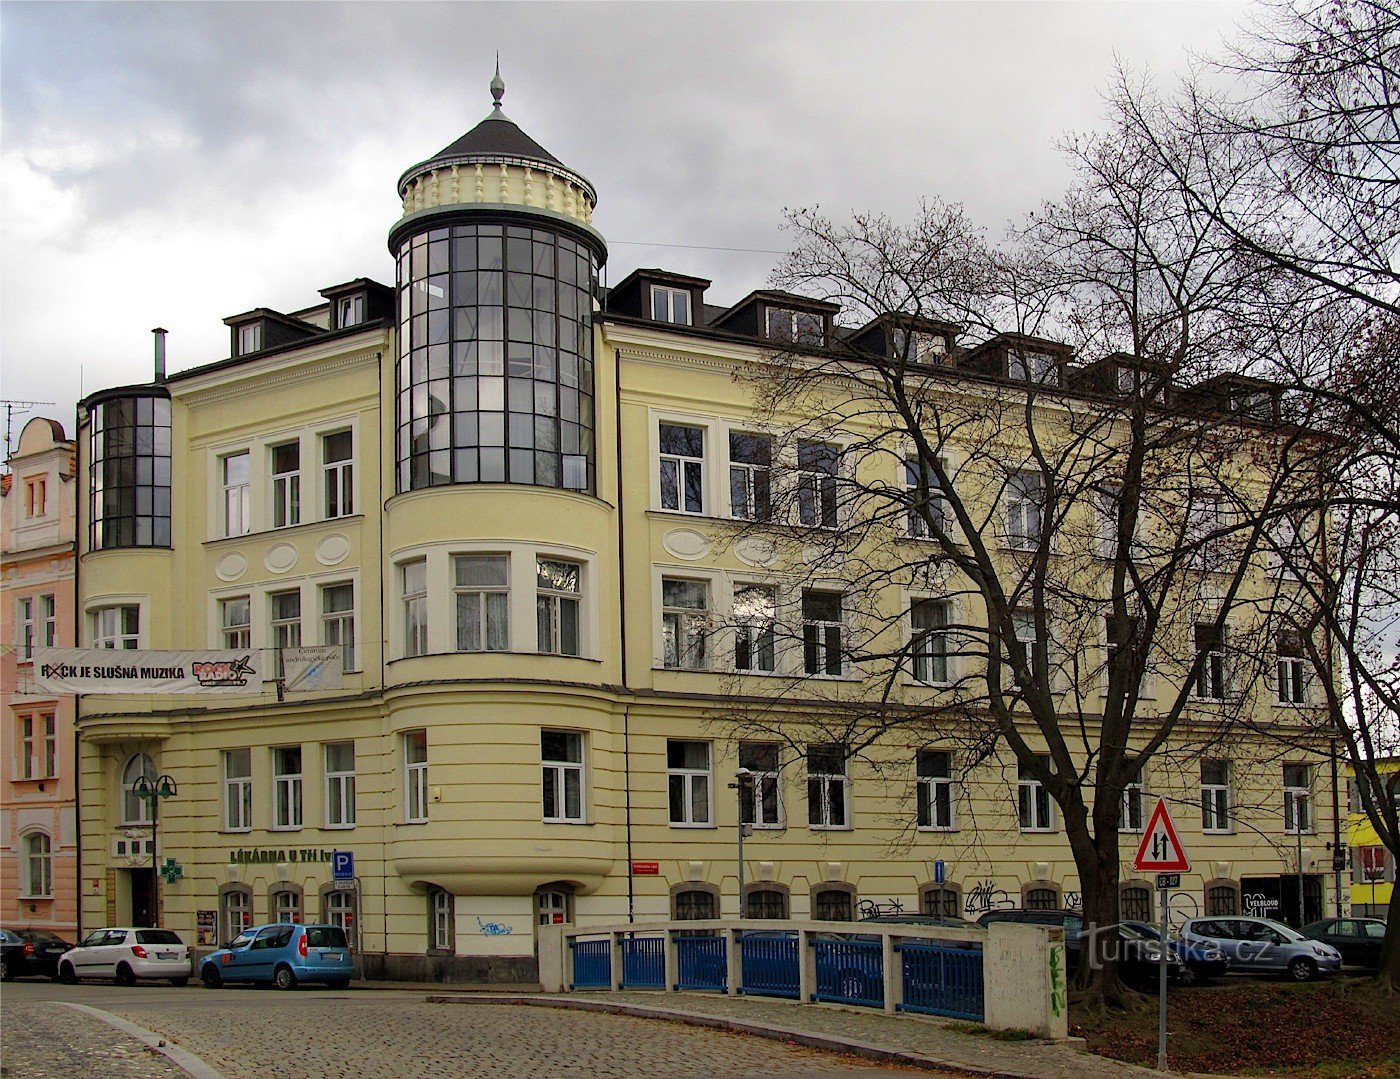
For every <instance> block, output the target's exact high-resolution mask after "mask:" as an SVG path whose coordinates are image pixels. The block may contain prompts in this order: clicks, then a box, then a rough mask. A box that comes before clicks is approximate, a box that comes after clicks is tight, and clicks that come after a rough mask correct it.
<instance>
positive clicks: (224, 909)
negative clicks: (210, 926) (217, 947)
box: [219, 885, 253, 940]
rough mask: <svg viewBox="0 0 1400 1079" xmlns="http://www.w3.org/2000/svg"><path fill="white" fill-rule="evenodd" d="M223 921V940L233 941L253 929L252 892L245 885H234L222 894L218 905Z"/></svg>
mask: <svg viewBox="0 0 1400 1079" xmlns="http://www.w3.org/2000/svg"><path fill="white" fill-rule="evenodd" d="M219 913H220V915H221V917H222V920H223V928H222V935H223V939H224V940H233V938H234V937H237V936H238V935H239V934H240V933H245V932H247V931H248V930H249V929H251V928H252V927H253V891H252V889H251V888H249V887H247V886H246V885H235V886H233V887H230V888H229V890H228V891H226V892H224V894H223V897H222V901H221V902H220V903H219Z"/></svg>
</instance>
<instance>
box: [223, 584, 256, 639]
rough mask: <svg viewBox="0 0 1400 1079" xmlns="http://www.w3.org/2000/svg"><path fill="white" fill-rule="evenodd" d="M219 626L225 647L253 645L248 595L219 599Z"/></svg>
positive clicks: (251, 618)
mask: <svg viewBox="0 0 1400 1079" xmlns="http://www.w3.org/2000/svg"><path fill="white" fill-rule="evenodd" d="M219 627H220V634H221V636H222V639H223V640H222V644H223V647H225V648H232V649H243V648H251V647H253V608H252V600H251V599H250V597H248V596H232V597H230V598H229V599H221V600H219Z"/></svg>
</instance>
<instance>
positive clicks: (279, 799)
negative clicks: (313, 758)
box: [269, 745, 306, 832]
mask: <svg viewBox="0 0 1400 1079" xmlns="http://www.w3.org/2000/svg"><path fill="white" fill-rule="evenodd" d="M291 750H295V751H296V753H297V770H296V771H295V772H284V771H279V769H280V768H281V767H282V757H281V754H284V753H287V752H289V751H291ZM305 768H306V756H305V753H304V752H303V750H302V747H301V746H299V745H288V746H273V747H272V825H271V828H270V829H269V830H270V831H274V832H296V831H300V830H301V827H302V824H303V820H304V812H303V811H304V808H305V806H304V803H303V801H302V779H303V777H304V775H305ZM284 804H285V808H286V810H287V812H286V813H285V814H284V813H283V812H282V810H283V807H284Z"/></svg>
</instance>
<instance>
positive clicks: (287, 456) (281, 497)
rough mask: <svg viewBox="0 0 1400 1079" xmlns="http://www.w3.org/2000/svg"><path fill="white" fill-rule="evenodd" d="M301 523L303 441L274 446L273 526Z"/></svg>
mask: <svg viewBox="0 0 1400 1079" xmlns="http://www.w3.org/2000/svg"><path fill="white" fill-rule="evenodd" d="M296 524H301V443H300V442H287V443H284V444H283V445H281V446H273V447H272V527H273V528H287V527H289V526H291V525H296Z"/></svg>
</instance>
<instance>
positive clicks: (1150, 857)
mask: <svg viewBox="0 0 1400 1079" xmlns="http://www.w3.org/2000/svg"><path fill="white" fill-rule="evenodd" d="M1190 868H1191V859H1190V858H1188V857H1186V848H1185V847H1183V846H1182V845H1181V839H1180V838H1179V837H1178V836H1177V834H1176V826H1175V825H1174V824H1172V815H1171V813H1169V812H1168V811H1167V800H1166V799H1165V798H1158V799H1157V805H1156V807H1155V808H1154V809H1153V810H1152V816H1151V817H1149V818H1148V821H1147V827H1146V828H1144V829H1143V832H1142V842H1141V843H1139V844H1138V849H1137V857H1136V858H1134V859H1133V869H1134V871H1136V872H1138V873H1156V874H1157V902H1158V905H1159V906H1160V907H1161V919H1160V924H1161V930H1160V931H1161V934H1162V936H1161V940H1160V941H1158V944H1159V945H1160V951H1159V953H1158V955H1157V1070H1158V1071H1162V1072H1164V1071H1166V1070H1167V952H1168V950H1169V949H1170V948H1171V945H1170V943H1168V941H1167V906H1168V903H1167V900H1168V898H1169V896H1170V893H1169V892H1168V889H1169V888H1174V887H1177V886H1179V885H1180V884H1181V874H1182V873H1185V872H1187V871H1188V870H1189V869H1190Z"/></svg>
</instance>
